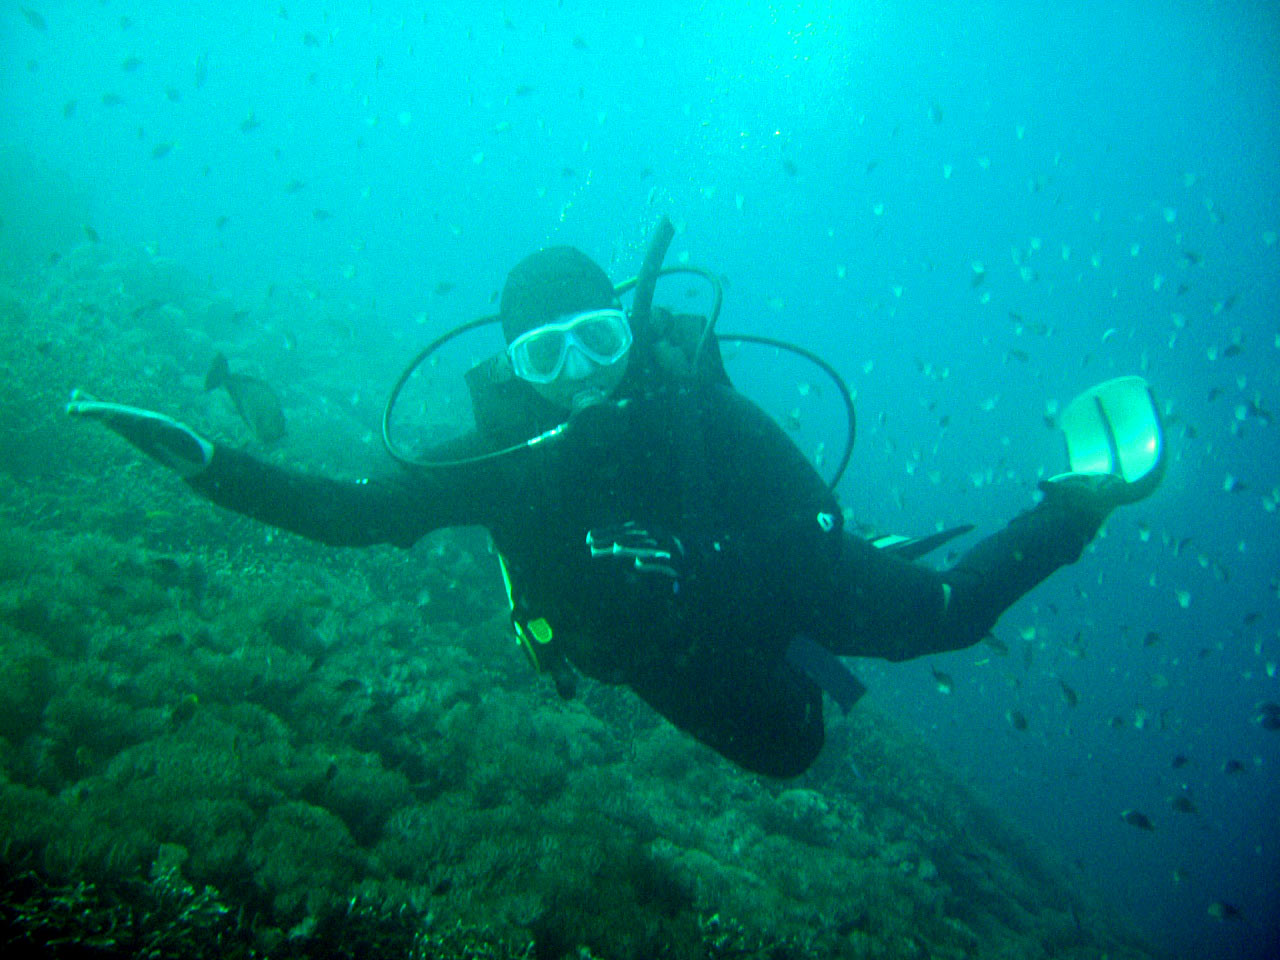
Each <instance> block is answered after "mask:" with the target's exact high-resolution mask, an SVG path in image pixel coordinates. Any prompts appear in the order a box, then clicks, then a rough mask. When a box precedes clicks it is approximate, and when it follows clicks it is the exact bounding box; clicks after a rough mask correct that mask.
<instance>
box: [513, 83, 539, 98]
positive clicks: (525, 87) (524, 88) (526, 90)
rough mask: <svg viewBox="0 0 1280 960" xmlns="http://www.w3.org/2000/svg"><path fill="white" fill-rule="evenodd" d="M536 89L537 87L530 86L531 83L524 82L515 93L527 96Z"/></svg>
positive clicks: (518, 95) (519, 95)
mask: <svg viewBox="0 0 1280 960" xmlns="http://www.w3.org/2000/svg"><path fill="white" fill-rule="evenodd" d="M534 89H535V88H534V87H532V86H530V85H529V84H527V83H522V84H520V86H518V87H516V89H515V95H516V96H517V97H527V96H529V94H531V93H533V91H534Z"/></svg>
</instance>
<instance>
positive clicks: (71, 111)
mask: <svg viewBox="0 0 1280 960" xmlns="http://www.w3.org/2000/svg"><path fill="white" fill-rule="evenodd" d="M62 115H63V117H66V118H68V119H70V118H71V117H74V116H75V115H76V102H75V101H74V100H68V101H67V102H66V103H64V104H63V105H62Z"/></svg>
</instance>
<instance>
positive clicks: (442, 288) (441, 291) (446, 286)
mask: <svg viewBox="0 0 1280 960" xmlns="http://www.w3.org/2000/svg"><path fill="white" fill-rule="evenodd" d="M453 289H454V284H452V283H450V282H449V281H448V280H441V281H440V282H439V283H437V284H436V286H435V291H434V292H435V295H436V296H437V297H443V296H444V295H445V294H447V293H451V292H452V291H453Z"/></svg>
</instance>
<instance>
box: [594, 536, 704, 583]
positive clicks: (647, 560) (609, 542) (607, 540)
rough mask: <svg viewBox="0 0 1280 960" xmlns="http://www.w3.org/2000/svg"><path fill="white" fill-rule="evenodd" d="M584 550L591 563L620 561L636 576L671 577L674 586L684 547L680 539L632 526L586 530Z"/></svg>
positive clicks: (681, 562)
mask: <svg viewBox="0 0 1280 960" xmlns="http://www.w3.org/2000/svg"><path fill="white" fill-rule="evenodd" d="M587 549H588V550H590V551H591V558H592V559H593V560H621V561H623V562H624V563H625V564H626V565H627V566H628V567H629V568H630V569H632V570H635V571H637V572H639V573H646V574H657V575H659V576H663V577H670V578H671V579H672V580H673V581H677V582H678V581H679V579H680V573H681V569H682V567H683V564H684V544H682V543H681V542H680V538H679V537H676V536H673V535H671V534H669V533H664V532H662V531H659V530H648V529H645V528H644V527H641V526H638V525H637V524H635V523H634V522H627V523H620V524H613V525H611V526H607V527H597V528H596V529H594V530H589V531H588V532H587Z"/></svg>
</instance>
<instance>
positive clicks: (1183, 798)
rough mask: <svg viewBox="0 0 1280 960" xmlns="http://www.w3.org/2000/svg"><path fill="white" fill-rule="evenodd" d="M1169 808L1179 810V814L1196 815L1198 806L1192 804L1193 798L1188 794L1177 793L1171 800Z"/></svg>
mask: <svg viewBox="0 0 1280 960" xmlns="http://www.w3.org/2000/svg"><path fill="white" fill-rule="evenodd" d="M1169 806H1171V807H1173V809H1175V810H1177V811H1178V812H1179V813H1195V812H1196V805H1195V804H1194V803H1192V802H1191V798H1190V797H1188V796H1187V795H1186V793H1185V792H1184V793H1177V794H1174V795H1173V796H1172V797H1170V798H1169Z"/></svg>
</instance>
